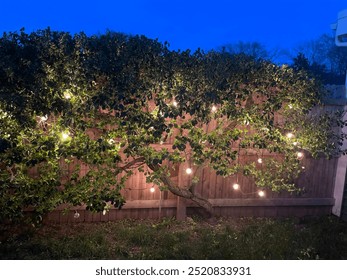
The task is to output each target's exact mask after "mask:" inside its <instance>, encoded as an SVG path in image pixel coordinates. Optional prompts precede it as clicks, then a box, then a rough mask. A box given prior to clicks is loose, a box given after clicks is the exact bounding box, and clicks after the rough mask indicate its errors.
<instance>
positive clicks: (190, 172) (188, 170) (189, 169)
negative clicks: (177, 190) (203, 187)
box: [186, 167, 193, 175]
mask: <svg viewBox="0 0 347 280" xmlns="http://www.w3.org/2000/svg"><path fill="white" fill-rule="evenodd" d="M186 173H187V174H188V175H189V174H192V173H193V170H192V169H191V168H190V167H188V168H187V169H186Z"/></svg>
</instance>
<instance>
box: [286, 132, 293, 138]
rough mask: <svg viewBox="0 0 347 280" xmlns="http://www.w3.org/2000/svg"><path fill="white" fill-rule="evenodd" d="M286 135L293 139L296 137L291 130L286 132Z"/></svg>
mask: <svg viewBox="0 0 347 280" xmlns="http://www.w3.org/2000/svg"><path fill="white" fill-rule="evenodd" d="M286 136H287V138H289V139H292V138H293V137H294V134H293V133H291V132H288V133H287V134H286Z"/></svg>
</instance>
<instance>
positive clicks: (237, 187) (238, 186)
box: [233, 183, 240, 191]
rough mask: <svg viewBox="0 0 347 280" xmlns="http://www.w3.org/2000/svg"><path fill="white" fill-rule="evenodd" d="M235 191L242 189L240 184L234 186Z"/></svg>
mask: <svg viewBox="0 0 347 280" xmlns="http://www.w3.org/2000/svg"><path fill="white" fill-rule="evenodd" d="M233 189H234V190H235V191H237V190H239V189H240V185H239V184H238V183H235V184H233Z"/></svg>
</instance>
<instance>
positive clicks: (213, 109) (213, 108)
mask: <svg viewBox="0 0 347 280" xmlns="http://www.w3.org/2000/svg"><path fill="white" fill-rule="evenodd" d="M211 111H212V113H215V112H216V111H217V106H215V105H213V106H212V108H211Z"/></svg>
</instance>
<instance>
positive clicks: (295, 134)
mask: <svg viewBox="0 0 347 280" xmlns="http://www.w3.org/2000/svg"><path fill="white" fill-rule="evenodd" d="M0 58H1V59H0V127H1V133H0V159H1V165H0V190H1V197H0V205H1V214H0V215H1V219H11V220H13V219H16V218H21V217H22V216H23V211H24V209H26V208H28V207H32V208H33V209H34V213H36V214H37V215H38V216H40V215H42V214H44V213H46V212H47V211H51V210H53V209H54V208H55V207H57V206H58V205H60V204H63V203H67V204H69V205H85V206H86V208H87V209H89V210H92V211H107V210H108V209H110V207H111V205H114V206H115V207H117V208H121V207H122V205H123V204H124V203H125V199H124V198H123V197H122V195H121V193H120V191H121V189H122V188H123V187H124V184H125V182H126V180H127V179H128V178H129V176H131V175H132V173H133V171H134V170H135V169H137V170H140V171H141V172H145V175H146V176H147V180H148V181H149V182H153V183H154V184H156V185H158V186H159V187H160V188H161V189H168V190H169V191H171V192H172V193H174V194H176V195H178V196H182V197H185V198H188V199H191V200H192V201H194V202H196V203H197V204H198V205H200V206H201V207H203V208H204V209H206V210H207V211H208V212H209V213H211V214H213V207H212V206H211V204H210V203H209V202H208V201H207V200H206V199H205V198H204V197H202V196H201V195H200V194H198V193H196V192H195V190H194V186H195V185H196V184H197V180H198V176H197V177H194V178H192V180H191V184H190V185H187V186H179V185H177V184H175V183H174V182H173V181H172V180H171V178H170V171H172V170H171V169H170V168H171V166H173V165H177V164H180V163H182V162H186V163H187V164H188V163H189V166H190V168H191V169H192V170H187V171H188V173H190V172H189V171H193V173H195V174H197V173H198V172H199V169H201V168H202V167H205V166H209V167H211V168H213V169H215V170H216V171H217V173H218V174H219V175H221V176H231V175H233V174H236V173H239V172H242V173H243V174H244V175H247V176H250V177H252V178H253V179H254V181H255V183H256V184H257V186H258V187H259V188H260V189H262V188H269V189H272V190H274V191H279V190H289V191H292V190H295V188H296V186H295V184H294V183H293V180H294V178H295V177H296V176H297V175H298V174H299V173H300V170H301V165H300V158H301V157H302V155H303V152H306V151H307V152H310V153H312V154H313V155H318V154H325V155H327V156H329V155H331V154H332V153H333V152H336V144H337V142H338V141H340V140H341V139H340V137H338V136H337V135H336V134H335V132H334V126H333V125H332V121H331V118H330V117H329V116H325V115H322V116H319V117H317V116H315V115H309V114H308V112H309V111H310V109H311V108H312V107H313V106H316V105H317V104H319V100H320V89H319V86H318V84H316V83H315V80H314V79H308V78H307V76H306V74H304V73H303V72H295V71H294V70H293V69H291V68H289V67H285V66H283V67H278V66H276V65H274V64H272V63H270V62H266V61H263V60H260V61H259V60H255V59H254V58H252V57H248V56H245V55H230V54H228V53H225V52H222V53H219V52H209V53H203V52H201V51H199V50H198V51H196V52H195V53H191V52H190V51H189V50H187V51H183V52H176V51H169V50H168V48H167V46H166V45H165V44H161V43H159V42H158V41H156V40H151V39H148V38H146V37H144V36H128V35H124V34H119V33H112V32H107V33H106V34H103V35H100V36H91V37H88V36H86V35H85V34H83V33H80V34H76V35H74V36H72V35H70V34H69V33H66V32H55V31H51V30H50V29H46V30H41V31H37V32H33V33H31V34H26V33H25V32H24V30H21V32H20V33H5V34H4V35H3V36H2V37H1V38H0ZM279 114H280V115H281V116H283V118H281V120H278V118H277V116H278V115H279ZM210 122H215V123H216V128H215V129H214V130H213V131H210V132H207V131H206V130H205V129H204V128H205V126H206V125H207V124H209V123H210ZM337 124H338V125H340V124H341V123H337ZM170 137H173V138H174V140H173V142H172V144H171V145H169V147H168V146H167V145H162V146H160V143H163V142H166V141H167V139H168V138H170ZM341 137H342V136H341ZM158 147H159V148H158ZM241 150H242V151H253V152H256V153H258V154H261V153H262V152H263V151H264V150H267V151H269V152H272V153H275V154H280V155H281V157H276V158H273V159H268V160H264V162H263V163H262V165H263V166H264V167H265V168H262V169H259V168H258V166H257V164H255V163H253V162H250V163H240V162H239V161H238V159H239V157H240V151H241ZM82 166H84V167H85V166H87V167H88V172H87V173H86V174H85V175H83V176H81V175H80V172H79V171H80V168H81V167H82ZM67 169H68V170H69V172H66V170H67ZM191 176H193V175H191Z"/></svg>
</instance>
